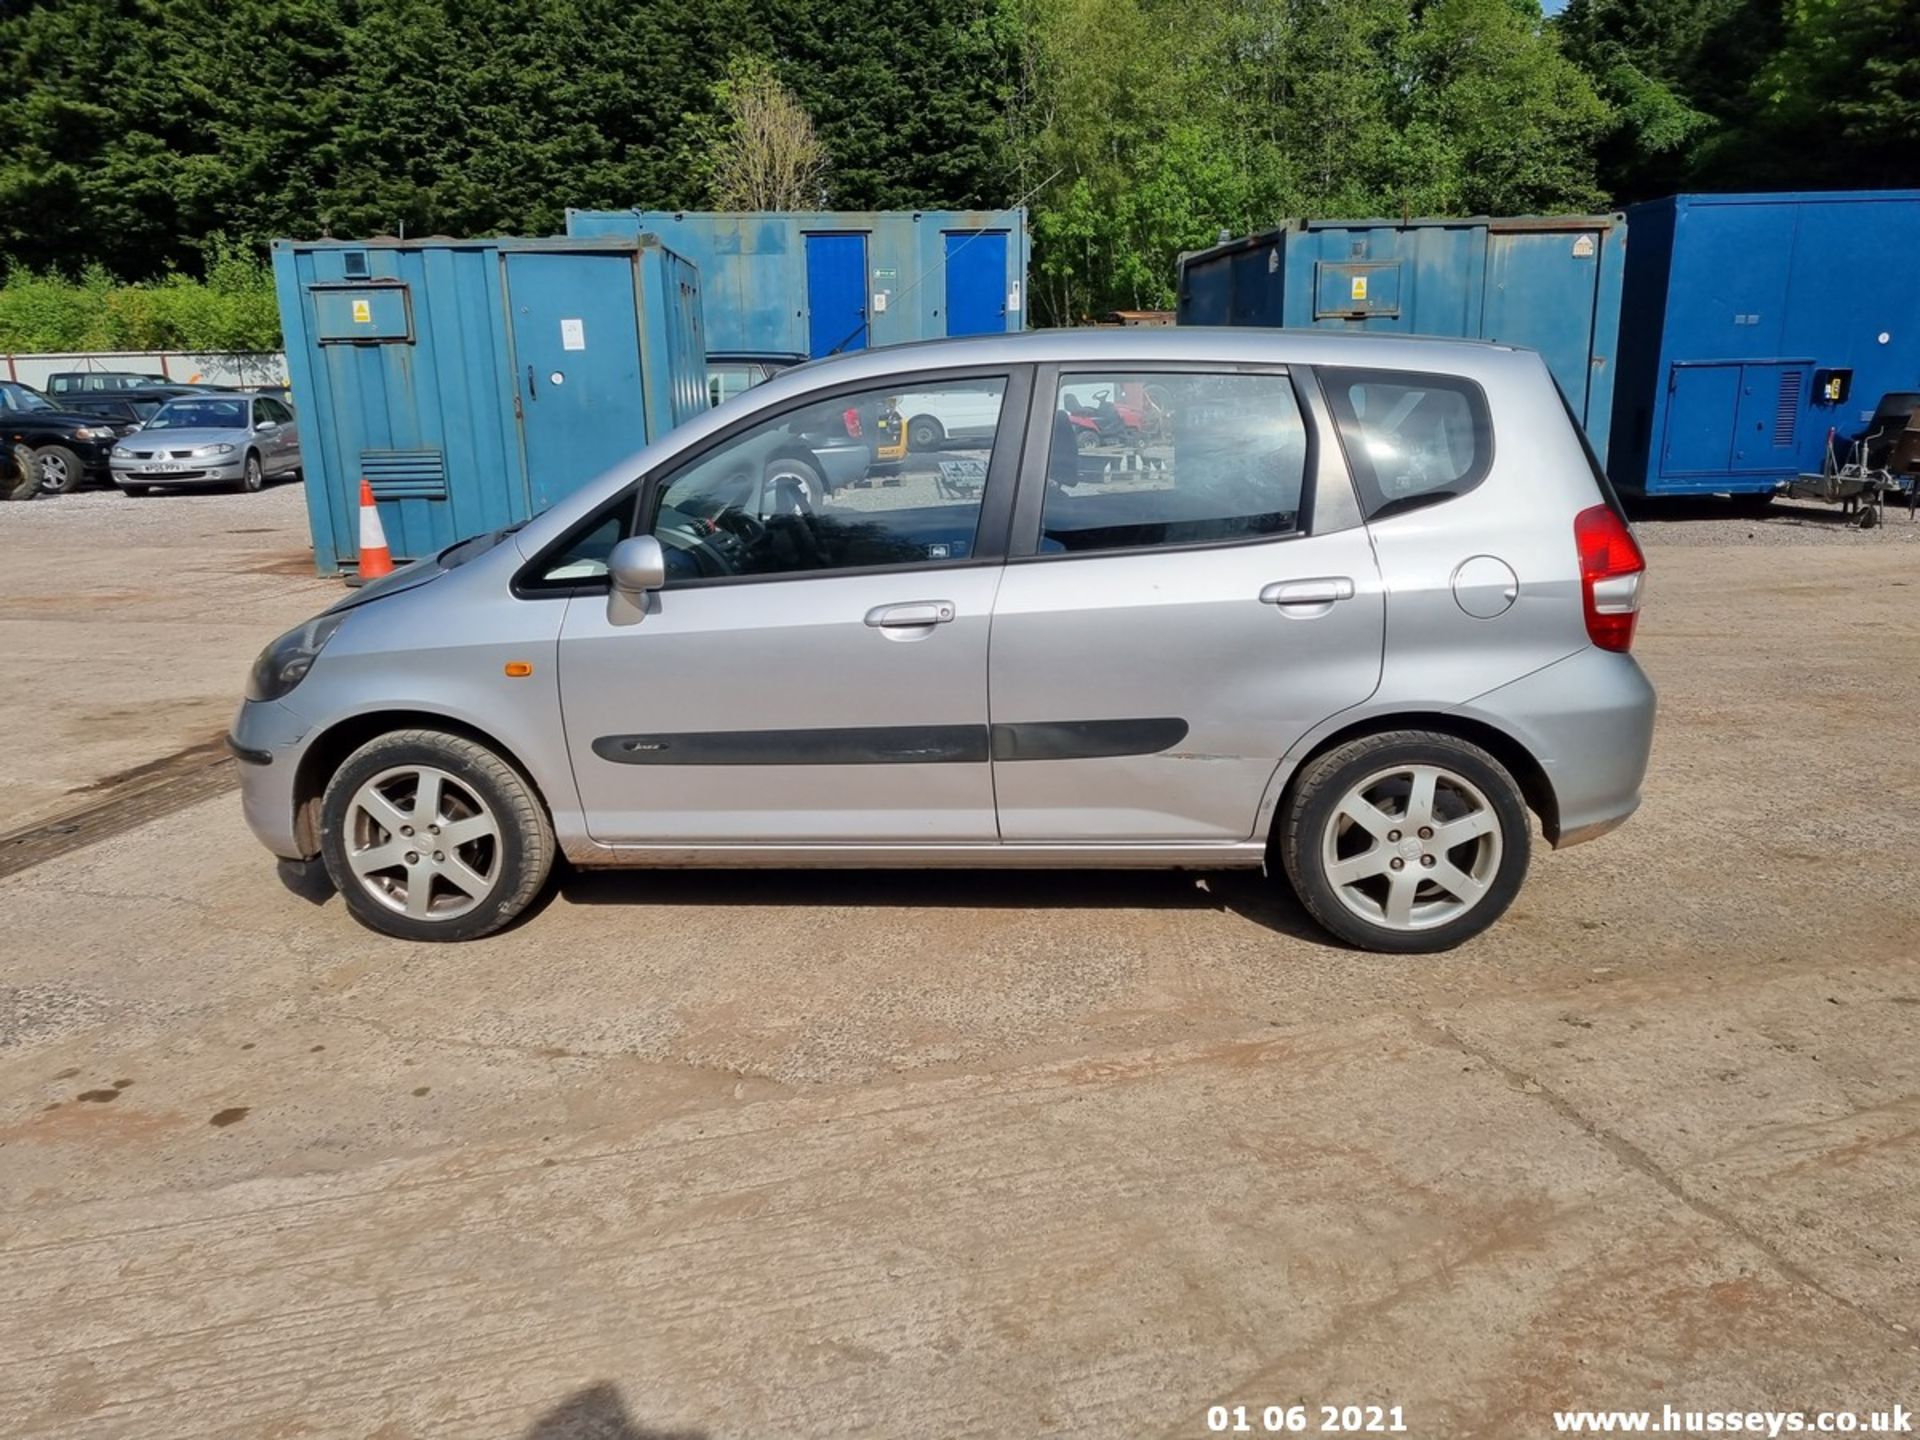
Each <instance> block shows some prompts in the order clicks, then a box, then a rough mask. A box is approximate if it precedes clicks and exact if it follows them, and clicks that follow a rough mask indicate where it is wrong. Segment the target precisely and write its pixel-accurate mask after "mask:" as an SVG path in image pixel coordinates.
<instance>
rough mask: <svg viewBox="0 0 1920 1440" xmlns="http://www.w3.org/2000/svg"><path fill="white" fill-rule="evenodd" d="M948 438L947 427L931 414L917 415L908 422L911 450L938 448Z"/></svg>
mask: <svg viewBox="0 0 1920 1440" xmlns="http://www.w3.org/2000/svg"><path fill="white" fill-rule="evenodd" d="M946 438H947V432H946V429H945V427H943V426H942V425H941V424H940V422H939V421H938V420H936V419H935V418H934V417H933V416H931V415H916V416H914V417H913V419H912V420H910V421H908V422H907V448H908V449H909V450H938V449H939V448H940V446H941V444H942V443H943V442H944V441H945V440H946Z"/></svg>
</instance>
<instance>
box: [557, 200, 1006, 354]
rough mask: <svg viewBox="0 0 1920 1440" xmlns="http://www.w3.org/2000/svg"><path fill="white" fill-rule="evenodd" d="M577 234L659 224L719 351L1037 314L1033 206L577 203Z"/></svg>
mask: <svg viewBox="0 0 1920 1440" xmlns="http://www.w3.org/2000/svg"><path fill="white" fill-rule="evenodd" d="M567 233H568V234H569V235H574V236H580V237H598V236H632V235H639V234H650V235H657V236H658V237H659V238H660V240H661V241H662V243H664V244H665V245H666V246H668V247H669V248H670V249H672V250H674V251H677V252H678V253H679V254H681V255H684V256H686V257H687V258H688V259H690V260H692V261H693V262H694V264H695V265H696V266H698V267H699V270H700V285H701V291H702V294H703V297H704V302H705V306H706V320H707V348H708V350H709V351H711V352H712V353H713V354H714V355H715V356H716V357H717V356H721V355H729V356H748V355H752V356H787V357H806V358H809V359H813V358H818V357H819V356H822V355H834V354H840V353H842V352H845V351H848V350H863V349H865V348H866V347H868V346H869V345H897V344H899V343H901V342H902V341H907V340H934V339H938V338H939V337H941V336H943V335H998V334H1001V333H1003V332H1005V331H1008V330H1019V329H1021V328H1022V327H1023V325H1024V324H1025V319H1026V305H1025V299H1026V295H1025V292H1026V279H1027V260H1028V250H1029V245H1028V239H1027V212H1026V211H1025V210H876V211H784V210H783V211H756V212H715V211H705V212H701V211H685V210H569V211H568V212H567Z"/></svg>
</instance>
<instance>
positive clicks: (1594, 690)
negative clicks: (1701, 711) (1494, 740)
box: [1459, 647, 1655, 850]
mask: <svg viewBox="0 0 1920 1440" xmlns="http://www.w3.org/2000/svg"><path fill="white" fill-rule="evenodd" d="M1654 709H1655V698H1654V692H1653V686H1652V684H1651V683H1650V682H1649V681H1648V680H1647V677H1646V675H1645V674H1644V673H1643V672H1642V671H1641V669H1640V667H1639V665H1638V664H1636V663H1635V662H1634V659H1633V657H1632V656H1631V655H1620V654H1616V653H1614V652H1613V651H1610V650H1599V649H1594V648H1591V647H1589V648H1588V649H1585V650H1582V651H1580V652H1579V653H1577V654H1574V655H1569V656H1568V657H1567V658H1566V659H1564V660H1561V661H1557V662H1556V663H1554V664H1552V665H1549V666H1547V667H1546V668H1545V669H1542V670H1536V671H1534V672H1533V673H1532V674H1531V675H1527V676H1523V677H1522V678H1521V679H1518V680H1515V681H1513V682H1512V683H1511V684H1508V685H1502V686H1501V687H1500V688H1499V689H1497V690H1489V691H1488V692H1487V693H1486V694H1484V695H1481V696H1478V697H1477V698H1475V699H1473V700H1471V701H1469V702H1468V703H1467V704H1465V705H1462V706H1460V707H1459V713H1460V714H1463V715H1469V716H1472V717H1473V718H1475V719H1478V720H1483V721H1485V722H1486V723H1487V724H1489V725H1492V726H1494V727H1495V728H1497V729H1500V730H1504V731H1505V732H1506V733H1507V734H1509V735H1512V736H1513V737H1514V738H1515V739H1517V740H1519V741H1520V742H1521V743H1522V744H1523V745H1525V746H1526V747H1527V750H1528V751H1529V752H1530V753H1531V754H1532V755H1533V757H1534V759H1536V760H1537V761H1539V762H1540V768H1541V769H1542V770H1543V771H1545V772H1546V777H1547V782H1548V784H1549V785H1551V786H1552V788H1553V795H1554V801H1555V805H1554V809H1555V812H1556V813H1555V816H1554V818H1553V820H1552V822H1551V823H1550V824H1549V826H1548V832H1547V839H1548V840H1550V841H1551V842H1552V843H1553V846H1554V848H1555V849H1557V850H1563V849H1565V848H1566V847H1567V846H1569V845H1578V844H1581V843H1582V842H1584V841H1587V840H1593V839H1597V838H1598V837H1599V836H1602V835H1604V834H1606V833H1607V832H1608V831H1609V830H1612V829H1615V828H1616V827H1618V826H1619V825H1621V824H1623V823H1625V821H1626V819H1627V817H1628V816H1630V815H1632V814H1633V812H1634V811H1635V810H1636V809H1637V808H1639V805H1640V786H1641V783H1642V782H1643V781H1644V780H1645V779H1646V774H1647V759H1648V757H1649V756H1650V755H1651V753H1652V750H1653V717H1654Z"/></svg>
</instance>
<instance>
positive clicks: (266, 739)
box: [227, 700, 312, 860]
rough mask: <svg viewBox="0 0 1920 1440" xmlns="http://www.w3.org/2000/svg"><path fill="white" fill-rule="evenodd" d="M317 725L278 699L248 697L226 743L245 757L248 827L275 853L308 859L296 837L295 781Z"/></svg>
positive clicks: (242, 763) (242, 796)
mask: <svg viewBox="0 0 1920 1440" xmlns="http://www.w3.org/2000/svg"><path fill="white" fill-rule="evenodd" d="M311 728H312V727H311V726H309V725H308V724H307V722H306V721H305V720H304V719H302V718H301V717H300V716H299V715H297V714H295V713H294V712H293V711H292V710H289V709H288V708H287V707H286V706H285V705H283V704H281V703H280V702H279V701H277V700H244V701H242V702H241V704H240V709H239V711H238V713H236V714H235V715H234V717H233V728H232V730H231V731H229V732H228V734H227V747H228V748H229V749H230V750H232V751H233V753H234V756H235V758H237V759H238V760H239V762H240V810H241V813H242V814H243V815H245V816H246V819H247V828H248V829H249V830H251V831H253V833H254V836H255V838H256V839H258V840H259V841H260V843H261V844H262V845H264V846H266V847H267V849H269V850H271V851H272V852H273V853H274V854H276V855H278V856H280V857H282V858H283V859H287V860H304V859H306V858H307V856H306V851H305V847H304V846H302V844H301V843H300V841H299V839H298V838H297V834H296V831H297V828H298V827H297V825H296V823H295V821H296V819H297V816H296V815H295V812H294V781H295V778H296V777H297V774H298V772H299V768H300V756H301V753H302V750H303V748H304V746H303V743H302V742H304V741H305V740H306V738H307V733H308V731H309V730H310V729H311Z"/></svg>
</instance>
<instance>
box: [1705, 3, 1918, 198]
mask: <svg viewBox="0 0 1920 1440" xmlns="http://www.w3.org/2000/svg"><path fill="white" fill-rule="evenodd" d="M1754 95H1755V98H1756V101H1757V112H1758V113H1757V117H1756V123H1755V125H1754V127H1753V132H1752V133H1751V135H1749V136H1747V137H1743V139H1744V143H1736V144H1729V145H1728V146H1727V147H1726V148H1725V150H1724V152H1723V154H1724V155H1725V157H1726V158H1727V159H1728V160H1729V162H1730V163H1732V164H1735V165H1738V166H1740V168H1741V169H1742V170H1743V171H1744V172H1745V173H1747V174H1750V175H1755V176H1758V177H1763V178H1767V179H1771V180H1774V181H1776V182H1777V183H1782V184H1787V185H1796V186H1799V185H1808V186H1812V185H1820V186H1823V187H1836V186H1897V185H1913V184H1914V183H1916V181H1917V180H1920V153H1917V152H1916V150H1915V147H1914V137H1915V136H1916V134H1920V4H1916V3H1914V0H1789V3H1788V4H1787V8H1786V13H1785V16H1784V17H1783V34H1782V37H1781V43H1780V49H1779V51H1778V52H1777V53H1776V55H1775V56H1774V58H1773V60H1772V61H1771V63H1769V64H1768V65H1767V66H1766V67H1765V69H1764V70H1763V71H1762V73H1761V75H1760V78H1759V80H1758V82H1757V83H1756V85H1755V87H1754Z"/></svg>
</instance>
